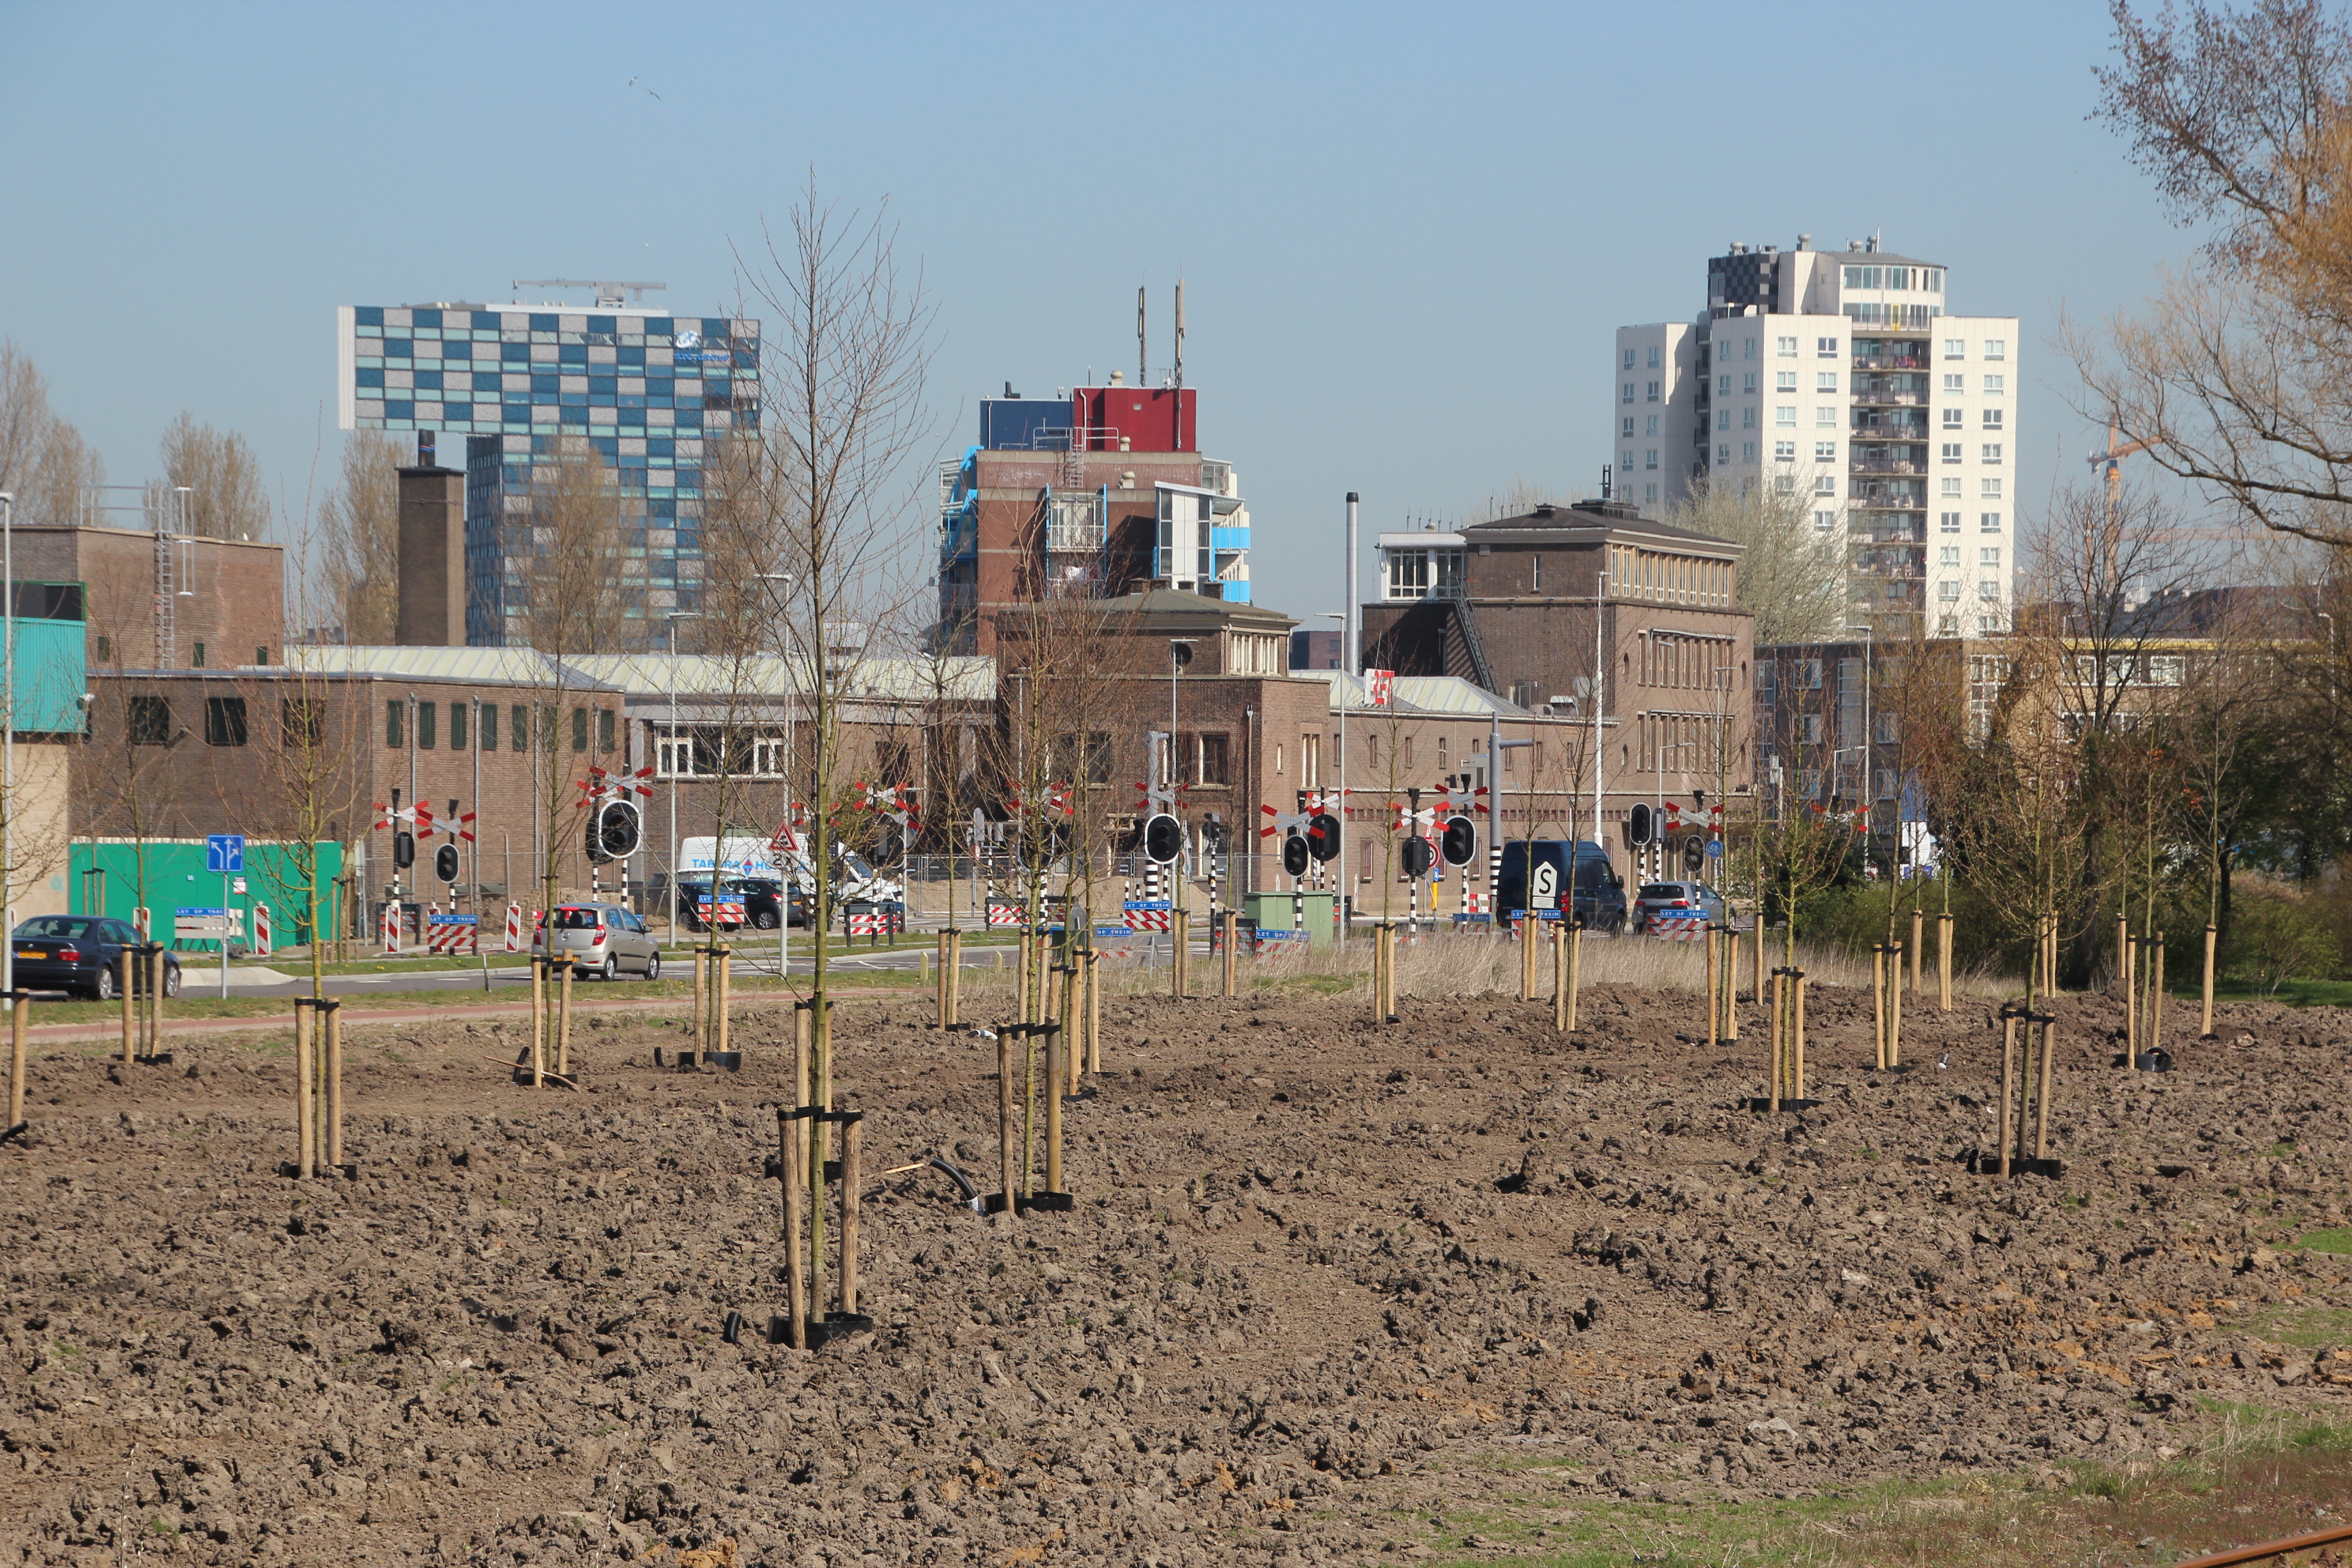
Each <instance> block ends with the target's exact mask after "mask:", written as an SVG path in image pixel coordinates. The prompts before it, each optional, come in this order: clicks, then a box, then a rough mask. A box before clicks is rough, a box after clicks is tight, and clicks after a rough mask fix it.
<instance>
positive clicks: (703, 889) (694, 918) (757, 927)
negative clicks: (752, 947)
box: [677, 874, 808, 931]
mask: <svg viewBox="0 0 2352 1568" xmlns="http://www.w3.org/2000/svg"><path fill="white" fill-rule="evenodd" d="M783 893H784V886H783V883H782V882H781V881H779V880H777V879H774V878H771V877H730V878H728V879H726V880H724V881H722V882H721V883H719V897H720V899H721V900H723V901H727V902H740V904H741V905H742V906H743V919H742V921H741V922H740V924H739V923H738V922H736V921H719V930H721V931H740V930H741V929H742V927H743V926H750V927H751V929H752V930H754V931H773V930H775V929H776V922H777V921H778V920H780V919H781V918H782V909H783ZM709 896H710V878H709V875H708V874H706V875H703V876H700V877H680V878H679V879H677V918H678V923H679V924H680V925H682V926H684V927H685V928H686V929H687V930H688V931H701V930H702V929H704V928H703V921H702V901H703V900H705V899H708V898H709ZM792 918H793V924H794V925H796V926H805V925H806V924H808V898H807V895H806V894H804V893H803V892H802V891H801V890H800V889H797V888H795V889H793V910H792Z"/></svg>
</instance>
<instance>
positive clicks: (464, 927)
mask: <svg viewBox="0 0 2352 1568" xmlns="http://www.w3.org/2000/svg"><path fill="white" fill-rule="evenodd" d="M480 929H481V927H480V926H479V925H478V924H477V923H476V921H474V920H473V919H472V918H471V917H470V916H463V917H461V916H458V915H454V914H450V915H445V914H441V913H439V912H437V911H436V912H435V913H434V914H433V915H432V916H430V917H429V918H428V919H427V920H426V921H425V950H426V951H427V952H438V953H451V954H456V953H463V954H465V955H466V956H467V957H472V956H473V955H475V954H476V953H478V952H480V951H481V946H480V943H479V942H478V941H477V939H476V935H475V933H476V932H477V931H479V930H480Z"/></svg>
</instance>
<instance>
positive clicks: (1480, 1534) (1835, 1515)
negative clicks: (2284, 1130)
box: [1372, 1402, 2352, 1568]
mask: <svg viewBox="0 0 2352 1568" xmlns="http://www.w3.org/2000/svg"><path fill="white" fill-rule="evenodd" d="M2200 1408H2201V1409H2202V1411H2203V1413H2204V1420H2203V1421H2202V1422H2201V1423H2200V1427H2201V1430H2200V1432H2199V1433H2198V1434H2197V1435H2196V1436H2195V1438H2194V1441H2193V1444H2192V1445H2191V1446H2190V1447H2189V1451H2188V1452H2186V1453H2183V1454H2179V1455H2176V1456H2173V1457H2171V1458H2158V1456H2157V1455H2156V1454H2155V1453H2154V1452H2153V1451H2152V1450H2144V1451H2140V1452H2136V1453H2131V1454H2127V1455H2123V1456H2119V1457H2117V1458H2116V1459H2114V1460H2112V1461H2108V1462H2105V1463H2088V1464H2083V1463H2069V1464H2064V1465H2060V1466H2054V1467H2044V1468H2039V1469H2037V1470H2035V1471H2033V1472H2032V1473H2014V1474H1997V1473H1982V1472H1979V1473H1974V1474H1958V1475H1951V1476H1947V1477H1945V1478H1942V1479H1933V1480H1917V1481H1912V1480H1892V1481H1885V1482H1880V1483H1877V1484H1874V1485H1869V1486H1864V1487H1860V1488H1856V1489H1842V1490H1838V1491H1835V1492H1832V1493H1828V1494H1824V1495H1822V1496H1818V1497H1811V1498H1790V1499H1756V1500H1747V1501H1738V1502H1734V1501H1729V1500H1706V1494H1707V1493H1708V1491H1709V1489H1708V1488H1707V1487H1706V1485H1705V1484H1704V1483H1693V1484H1689V1485H1688V1488H1687V1490H1688V1493H1689V1496H1690V1498H1691V1500H1688V1501H1685V1502H1679V1503H1670V1502H1631V1501H1624V1500H1618V1499H1615V1498H1596V1497H1594V1496H1593V1495H1591V1493H1590V1492H1589V1491H1587V1490H1585V1489H1583V1488H1582V1487H1580V1485H1578V1484H1577V1483H1576V1481H1575V1480H1574V1479H1573V1477H1574V1473H1575V1472H1576V1471H1577V1470H1579V1469H1581V1468H1589V1466H1579V1465H1572V1464H1568V1463H1563V1462H1561V1461H1560V1460H1559V1459H1557V1458H1551V1457H1549V1456H1543V1455H1528V1454H1525V1453H1514V1454H1508V1455H1496V1456H1493V1457H1492V1458H1490V1459H1489V1460H1487V1461H1486V1464H1485V1466H1484V1468H1485V1469H1486V1472H1487V1473H1488V1474H1489V1475H1490V1476H1492V1477H1493V1478H1494V1479H1495V1481H1496V1483H1498V1489H1497V1490H1496V1491H1493V1492H1490V1493H1489V1494H1488V1495H1487V1496H1486V1497H1484V1498H1482V1499H1480V1500H1478V1501H1477V1502H1476V1503H1475V1504H1468V1505H1465V1506H1463V1507H1461V1508H1458V1509H1454V1510H1447V1511H1446V1512H1445V1513H1444V1514H1443V1516H1442V1517H1435V1518H1433V1517H1431V1516H1427V1515H1421V1516H1401V1517H1399V1518H1398V1520H1397V1521H1396V1524H1395V1527H1394V1531H1393V1536H1392V1539H1394V1540H1395V1542H1396V1545H1397V1547H1399V1548H1411V1547H1419V1548H1422V1549H1423V1552H1425V1553H1426V1555H1425V1557H1423V1561H1426V1562H1427V1563H1431V1564H1433V1568H1471V1565H1472V1564H1474V1563H1475V1564H1478V1565H1480V1568H1614V1565H1615V1564H1619V1563H1629V1562H1635V1561H1639V1562H1642V1563H1660V1564H1672V1565H1680V1568H1723V1565H1725V1564H1729V1563H1738V1564H1741V1565H1742V1568H1749V1565H1753V1568H1769V1565H1773V1564H1788V1565H1790V1568H1796V1565H1799V1564H1807V1565H1819V1564H1827V1563H1852V1564H1864V1563H1887V1564H1895V1563H1900V1564H1906V1565H1912V1568H1996V1565H2000V1568H2008V1565H2011V1564H2015V1563H2029V1562H2030V1563H2037V1564H2053V1565H2057V1564H2066V1565H2072V1564H2081V1565H2084V1568H2090V1565H2092V1564H2113V1563H2119V1562H2125V1561H2137V1562H2151V1561H2152V1562H2154V1563H2166V1562H2173V1561H2178V1560H2179V1559H2181V1558H2184V1557H2189V1556H2194V1555H2197V1554H2199V1553H2200V1552H2208V1551H2211V1550H2214V1549H2216V1548H2218V1547H2221V1546H2223V1545H2226V1544H2229V1543H2231V1542H2248V1541H2255V1540H2263V1539H2267V1538H2271V1537H2277V1536H2287V1535H2294V1534H2299V1533H2302V1532H2303V1531H2308V1530H2311V1529H2313V1528H2314V1524H2315V1521H2314V1517H2313V1514H2312V1503H2313V1501H2314V1500H2323V1499H2324V1500H2330V1501H2335V1500H2337V1499H2338V1498H2339V1497H2340V1494H2341V1492H2342V1478H2343V1475H2344V1470H2345V1457H2346V1455H2347V1453H2352V1426H2340V1425H2336V1424H2331V1423H2326V1422H2312V1421H2309V1420H2307V1419H2304V1418H2300V1417H2290V1415H2287V1414H2286V1413H2282V1412H2277V1411H2272V1410H2268V1409H2265V1408H2263V1407H2262V1406H2258V1405H2227V1404H2221V1403H2219V1402H2210V1403H2202V1404H2201V1405H2200ZM2172 1440H2173V1441H2183V1440H2184V1439H2181V1438H2174V1439H2172ZM1587 1458H1589V1459H1590V1460H1591V1462H1592V1463H1602V1462H1606V1457H1605V1456H1602V1455H1599V1454H1593V1455H1590V1456H1587ZM1547 1482H1550V1483H1552V1484H1550V1485H1547V1484H1546V1483H1547ZM1667 1484H1668V1489H1669V1491H1673V1490H1675V1489H1677V1488H1676V1485H1675V1483H1672V1482H1669V1483H1667ZM1468 1489H1469V1487H1467V1486H1465V1488H1463V1490H1465V1491H1466V1490H1468ZM2339 1506H2340V1504H2339ZM2318 1522H2320V1523H2325V1522H2326V1520H2325V1519H2322V1520H2320V1521H2318ZM2151 1538H2152V1539H2153V1540H2154V1542H2156V1544H2155V1545H2154V1546H2153V1547H2151V1548H2150V1549H2148V1551H2147V1552H2140V1551H2139V1550H2138V1548H2137V1542H2140V1541H2142V1540H2147V1539H2151ZM1416 1555H1420V1553H1416ZM1372 1560H1373V1561H1377V1562H1382V1563H1397V1562H1399V1561H1401V1560H1402V1559H1401V1557H1400V1555H1399V1554H1397V1553H1395V1552H1391V1553H1383V1554H1380V1555H1377V1556H1375V1557H1374V1558H1373V1559H1372Z"/></svg>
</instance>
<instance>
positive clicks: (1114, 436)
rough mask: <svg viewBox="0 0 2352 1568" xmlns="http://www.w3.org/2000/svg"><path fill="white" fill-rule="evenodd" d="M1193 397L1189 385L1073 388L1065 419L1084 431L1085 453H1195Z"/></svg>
mask: <svg viewBox="0 0 2352 1568" xmlns="http://www.w3.org/2000/svg"><path fill="white" fill-rule="evenodd" d="M1197 395H1198V394H1197V393H1196V392H1195V391H1194V389H1193V388H1192V387H1189V386H1182V387H1177V386H1160V387H1150V386H1080V387H1074V388H1073V389H1072V390H1071V393H1070V419H1071V423H1072V424H1074V425H1075V426H1076V427H1077V428H1078V429H1079V430H1080V431H1081V432H1083V440H1082V441H1081V443H1080V448H1081V450H1084V451H1088V452H1119V451H1127V452H1197V451H1199V450H1200V449H1201V436H1200V427H1199V425H1198V423H1197V421H1196V419H1195V417H1194V400H1195V398H1196V397H1197ZM1121 442H1124V443H1126V445H1124V446H1121V445H1120V443H1121Z"/></svg>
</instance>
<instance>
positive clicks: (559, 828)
mask: <svg viewBox="0 0 2352 1568" xmlns="http://www.w3.org/2000/svg"><path fill="white" fill-rule="evenodd" d="M531 476H532V477H531V489H530V499H529V506H530V514H529V515H530V524H529V526H530V540H529V548H528V550H527V551H526V552H524V553H523V554H522V556H521V559H520V563H519V564H520V576H519V579H518V580H517V581H515V582H513V583H510V584H509V588H510V590H519V591H520V595H521V597H522V614H521V616H520V621H521V626H522V632H523V640H524V642H525V643H526V644H527V645H528V646H529V647H531V648H532V649H534V650H535V651H536V652H538V653H539V654H540V656H541V661H540V678H539V689H538V697H539V700H538V702H536V703H535V704H534V707H535V709H536V714H535V718H534V721H533V723H532V726H531V728H532V731H533V733H532V735H531V737H530V742H531V758H532V761H531V780H532V795H533V811H534V813H535V814H536V816H537V818H538V828H539V833H540V842H541V863H540V884H541V898H542V899H543V900H544V902H543V903H542V904H541V908H543V909H547V910H552V909H554V908H555V906H556V904H557V903H558V902H559V901H560V900H561V898H562V883H563V871H564V868H565V867H566V866H567V865H571V864H574V862H573V861H572V856H574V855H583V856H584V854H585V850H584V847H583V837H582V835H583V829H584V826H585V816H584V808H585V805H586V801H585V798H584V796H583V794H582V792H581V790H580V789H579V787H578V782H579V781H578V777H577V776H576V775H575V774H574V773H573V770H572V768H570V767H567V766H565V765H564V763H563V757H564V755H565V754H566V750H567V747H566V742H565V731H567V730H569V731H572V734H571V737H570V742H569V748H568V749H569V751H570V752H574V753H585V754H592V755H593V752H592V751H591V748H592V747H593V745H594V743H595V742H596V740H597V737H595V736H593V735H590V734H587V733H583V731H586V730H587V729H588V728H589V720H588V716H587V711H586V710H585V709H584V708H583V706H581V704H579V703H578V702H577V701H576V700H575V699H576V698H577V697H578V696H580V695H581V694H582V692H583V689H584V685H585V681H584V679H583V677H582V676H581V675H580V674H579V673H578V672H577V669H576V668H575V666H574V665H573V664H572V660H573V659H575V658H580V657H582V656H583V655H589V654H598V653H604V652H606V651H608V650H609V649H610V648H611V647H613V646H614V640H615V638H616V637H617V636H618V631H619V627H620V625H621V610H622V595H621V558H622V552H621V527H620V505H619V480H618V477H617V476H616V475H615V473H614V470H613V469H611V468H608V467H606V466H605V464H604V460H603V458H601V457H600V456H599V455H598V453H597V452H596V450H595V448H594V447H591V446H590V445H589V444H588V443H587V442H586V441H585V440H584V439H582V438H581V437H564V438H563V441H562V445H561V447H559V448H558V449H557V450H556V451H555V452H553V453H551V454H550V455H549V456H548V457H547V458H542V459H541V461H540V462H539V463H537V464H536V465H534V467H533V468H532V470H531Z"/></svg>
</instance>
